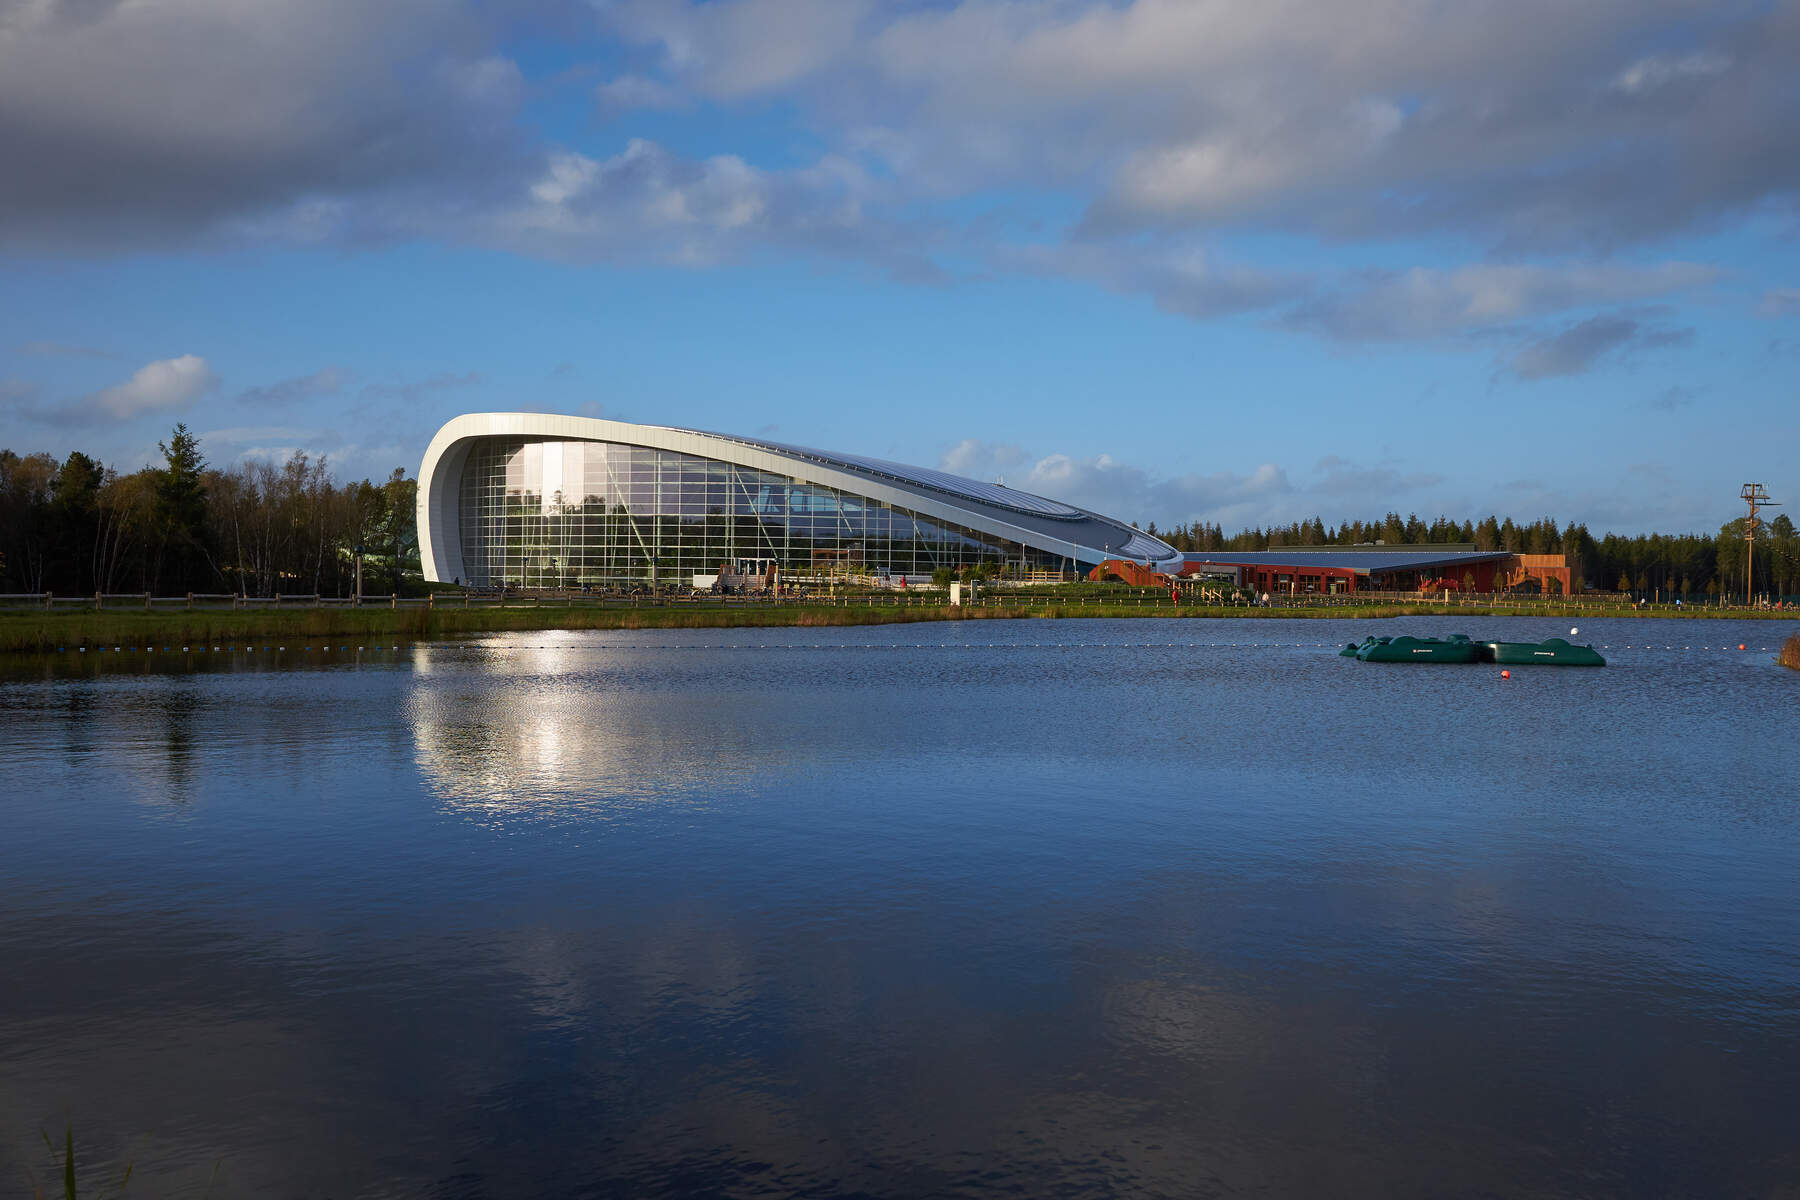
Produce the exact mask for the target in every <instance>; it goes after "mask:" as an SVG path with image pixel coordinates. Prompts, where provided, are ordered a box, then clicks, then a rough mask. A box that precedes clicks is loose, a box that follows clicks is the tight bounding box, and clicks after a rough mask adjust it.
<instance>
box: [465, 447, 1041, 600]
mask: <svg viewBox="0 0 1800 1200" xmlns="http://www.w3.org/2000/svg"><path fill="white" fill-rule="evenodd" d="M459 504H460V513H461V535H462V559H463V569H464V570H465V571H467V572H468V579H467V582H468V583H471V584H474V585H476V586H485V587H497V586H500V585H502V584H506V585H511V586H519V587H547V586H557V585H561V586H565V587H566V586H579V585H582V584H593V585H606V584H614V583H628V582H637V583H662V584H676V585H681V586H686V585H687V584H689V583H690V582H691V578H692V576H694V575H710V574H714V573H716V572H717V571H718V570H719V568H720V566H721V565H723V564H727V563H730V564H734V566H740V565H743V564H750V565H751V566H750V569H752V570H761V569H762V567H763V566H765V565H766V564H769V563H773V564H774V565H775V566H776V567H777V568H778V569H779V570H780V571H781V572H782V573H783V574H785V575H787V576H789V577H792V576H806V575H823V574H833V573H839V572H854V573H874V572H878V571H882V570H887V571H891V572H904V573H906V574H929V573H930V572H931V571H932V570H934V569H936V568H938V567H960V566H967V565H974V564H977V563H988V564H992V565H994V566H998V567H1001V568H1009V569H1015V570H1016V569H1020V568H1022V569H1024V570H1028V571H1045V570H1048V571H1057V570H1062V569H1065V568H1066V567H1067V566H1068V563H1069V560H1068V558H1067V557H1066V556H1058V555H1054V554H1047V553H1045V552H1043V551H1040V550H1037V549H1035V548H1033V547H1029V546H1024V545H1021V544H1020V543H1019V542H1012V541H1005V540H1002V539H1000V538H997V537H994V536H993V535H991V534H985V533H980V532H977V531H975V530H973V529H967V528H964V527H962V526H959V525H953V524H950V523H948V522H944V521H940V520H938V519H936V518H933V517H926V516H922V515H920V514H918V513H914V512H910V511H908V510H906V509H903V508H896V507H892V506H890V505H887V504H882V503H880V502H879V501H875V500H870V499H867V498H866V497H863V496H859V495H856V494H854V493H851V492H843V491H839V490H837V489H834V488H827V487H819V486H817V485H814V484H803V483H799V482H796V481H795V480H793V479H791V478H789V477H787V476H785V475H777V474H772V473H769V472H765V471H756V470H752V469H750V468H748V467H740V466H736V465H734V464H732V463H726V462H718V461H716V460H713V459H707V458H697V457H695V456H693V455H688V454H677V453H674V452H672V451H668V450H651V449H647V448H645V447H642V446H628V445H621V444H617V443H612V442H582V441H549V440H543V439H530V438H485V439H482V440H481V441H479V442H476V443H475V444H474V445H473V446H472V447H471V448H470V450H469V455H468V458H467V461H466V463H465V465H464V467H463V474H462V480H461V490H460V496H459Z"/></svg>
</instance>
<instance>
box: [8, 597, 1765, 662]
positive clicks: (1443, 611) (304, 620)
mask: <svg viewBox="0 0 1800 1200" xmlns="http://www.w3.org/2000/svg"><path fill="white" fill-rule="evenodd" d="M1777 615H1778V616H1780V617H1783V618H1786V619H1790V620H1792V619H1796V617H1794V616H1793V615H1791V614H1787V613H1782V614H1757V613H1753V612H1744V613H1735V612H1731V611H1729V610H1727V611H1725V612H1719V613H1716V614H1702V613H1700V612H1647V611H1634V610H1630V609H1626V610H1622V611H1620V612H1617V613H1614V612H1596V611H1594V610H1592V609H1583V608H1579V607H1576V606H1568V607H1560V606H1558V607H1552V606H1547V605H1533V606H1530V607H1523V606H1514V605H1494V606H1481V607H1463V606H1457V605H1445V604H1375V605H1368V606H1361V605H1355V606H1351V605H1346V606H1333V607H1296V608H1280V607H1276V608H1234V607H1223V606H1198V605H1183V606H1179V607H1177V606H1174V605H1168V604H1162V605H1145V606H1143V607H1137V606H1133V605H1100V604H1094V603H1080V602H1058V601H1054V600H1052V601H1048V602H1045V603H1041V604H1037V603H1030V604H1025V603H1022V604H1017V605H1014V604H1007V605H1003V606H994V607H985V606H983V607H962V608H952V607H950V606H948V605H916V606H904V607H903V606H897V605H893V606H883V605H872V606H859V605H836V606H832V605H816V604H791V605H790V604H779V605H776V604H772V605H767V606H759V607H742V608H697V607H696V608H689V607H666V608H665V607H656V608H648V607H646V608H555V607H548V606H546V607H535V606H522V607H517V608H477V609H459V608H449V607H444V608H437V609H424V608H413V609H385V608H361V609H350V608H320V609H298V610H288V611H279V610H275V611H262V610H250V611H237V612H232V611H213V612H209V611H194V612H188V611H183V612H169V613H143V612H127V611H116V610H115V611H106V610H102V611H99V612H93V611H86V612H60V613H41V612H40V613H33V612H29V611H26V612H9V613H0V653H35V652H41V651H45V650H56V649H58V648H59V647H68V646H84V645H86V646H95V645H102V644H104V645H108V646H114V645H138V644H144V643H148V642H162V643H168V644H174V643H177V642H180V643H186V644H193V643H200V642H206V643H214V642H220V641H243V640H246V639H263V638H270V639H273V638H282V639H287V640H290V641H306V640H308V639H325V638H338V637H365V636H376V635H380V636H386V637H400V638H404V639H405V640H407V641H442V640H447V639H451V638H457V637H468V636H478V635H481V634H488V633H509V632H522V631H527V630H540V629H543V630H549V629H555V630H583V629H765V628H783V627H801V628H806V627H832V626H858V625H893V624H909V623H913V622H918V621H983V620H1022V619H1029V618H1037V619H1071V618H1121V617H1155V618H1162V619H1174V620H1206V619H1209V618H1220V617H1246V618H1251V619H1262V620H1266V619H1289V620H1386V619H1389V618H1393V617H1400V616H1461V617H1468V618H1479V617H1489V616H1542V617H1574V618H1577V619H1581V618H1586V619H1589V620H1592V619H1596V618H1600V617H1615V616H1618V617H1664V616H1667V617H1677V616H1680V617H1689V618H1696V617H1698V618H1701V619H1718V618H1721V617H1729V616H1737V617H1741V618H1744V619H1766V618H1768V617H1773V616H1777ZM1796 641H1800V639H1790V642H1789V645H1790V646H1794V644H1795V642H1796ZM1784 653H1786V651H1784ZM1793 653H1794V654H1795V655H1796V656H1800V648H1795V649H1794V650H1793ZM1790 665H1794V664H1790Z"/></svg>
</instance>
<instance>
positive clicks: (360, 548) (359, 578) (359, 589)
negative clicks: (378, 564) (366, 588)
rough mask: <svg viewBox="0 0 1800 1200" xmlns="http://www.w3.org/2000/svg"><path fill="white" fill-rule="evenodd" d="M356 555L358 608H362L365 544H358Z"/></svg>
mask: <svg viewBox="0 0 1800 1200" xmlns="http://www.w3.org/2000/svg"><path fill="white" fill-rule="evenodd" d="M355 554H356V607H358V608H361V607H362V560H363V544H362V543H361V542H358V543H356V550H355Z"/></svg>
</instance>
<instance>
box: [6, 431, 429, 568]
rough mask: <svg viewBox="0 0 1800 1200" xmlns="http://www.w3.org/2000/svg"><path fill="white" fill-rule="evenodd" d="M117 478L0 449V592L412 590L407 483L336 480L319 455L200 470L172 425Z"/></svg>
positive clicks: (199, 458)
mask: <svg viewBox="0 0 1800 1200" xmlns="http://www.w3.org/2000/svg"><path fill="white" fill-rule="evenodd" d="M158 448H159V449H160V451H161V452H162V456H163V462H162V463H161V464H158V465H153V466H147V467H144V468H143V469H141V470H138V471H133V472H131V473H129V474H126V473H124V472H121V471H119V470H118V469H116V468H114V467H109V466H107V465H105V464H103V463H101V462H100V461H99V460H97V459H95V458H93V457H92V456H90V455H87V454H83V453H81V452H79V451H76V452H73V453H71V454H70V455H69V456H68V457H67V458H65V459H63V460H61V461H60V462H59V461H58V460H57V459H56V458H55V456H53V455H50V454H45V453H34V454H25V455H20V454H18V453H16V452H14V451H12V450H0V591H6V592H55V593H57V594H59V595H77V596H80V595H88V596H91V595H93V594H94V593H96V592H108V593H126V592H149V593H152V594H154V595H159V596H169V595H183V594H185V593H188V592H235V593H238V594H241V595H246V596H271V595H275V594H277V593H285V594H295V593H305V594H314V593H316V594H321V595H327V596H332V595H336V596H345V595H349V594H351V592H353V591H354V589H355V579H356V566H355V551H356V547H358V546H362V547H363V549H364V559H363V590H364V592H365V594H375V593H385V592H389V591H395V590H400V591H404V590H406V587H407V581H408V579H409V578H410V580H411V582H412V586H413V587H414V588H416V587H417V586H418V583H417V579H418V571H419V562H418V559H419V540H418V533H417V530H416V528H415V520H414V507H413V502H414V497H415V495H416V494H417V492H416V484H415V481H413V480H411V479H408V478H407V477H406V472H405V471H404V470H402V469H396V470H395V471H394V472H393V473H392V474H391V475H390V476H388V478H387V479H386V480H384V481H382V482H380V483H376V482H373V481H371V480H367V479H364V480H360V481H358V482H355V483H339V482H338V481H337V479H336V478H335V477H334V476H333V475H332V472H331V469H330V466H329V464H328V463H327V461H326V459H325V457H324V456H322V455H321V456H318V457H314V456H312V455H309V454H305V453H302V452H296V453H294V454H293V455H291V456H290V457H289V458H288V459H287V460H286V461H285V462H276V461H271V460H259V459H246V460H244V461H242V462H238V463H235V464H233V465H231V466H228V467H214V466H210V465H208V464H207V462H206V460H205V458H204V457H203V455H202V453H201V447H200V440H199V438H198V437H197V436H196V435H195V434H194V433H192V432H191V431H189V429H188V428H187V426H185V425H177V426H176V427H175V429H174V432H173V433H172V434H171V435H170V438H169V440H168V441H167V442H164V443H159V446H158Z"/></svg>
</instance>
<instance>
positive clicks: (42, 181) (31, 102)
mask: <svg viewBox="0 0 1800 1200" xmlns="http://www.w3.org/2000/svg"><path fill="white" fill-rule="evenodd" d="M475 23H476V22H475V18H474V16H473V14H472V10H469V9H466V8H464V7H462V6H461V5H458V4H454V3H443V2H440V0H393V2H391V3H382V4H365V3H362V2H361V0H306V2H305V3H299V2H285V3H284V2H277V3H267V4H257V5H251V6H237V5H220V4H216V3H212V2H211V0H158V2H157V3H149V4H127V3H118V2H116V0H113V2H108V0H100V2H97V3H86V4H80V5H75V4H55V3H26V4H17V3H15V4H10V5H7V6H6V7H5V8H4V10H3V11H0V160H3V161H5V162H6V163H8V164H9V167H8V169H7V170H6V171H4V172H0V231H3V232H0V240H4V241H5V242H7V243H10V244H12V245H14V246H23V247H25V248H36V249H41V248H45V247H47V246H56V245H64V244H70V243H73V244H79V245H83V246H94V245H99V246H108V245H136V244H143V243H145V242H150V241H157V242H163V241H166V239H167V238H169V237H171V236H174V237H187V236H194V235H198V234H201V233H205V232H209V231H217V230H219V229H221V228H223V227H225V226H227V225H228V224H229V223H230V222H232V221H234V220H245V219H252V218H259V217H266V216H268V215H269V214H274V213H278V212H282V211H286V210H290V209H298V210H305V209H306V208H307V206H308V205H316V204H317V203H319V202H320V201H321V200H323V199H329V198H338V199H343V200H351V199H365V200H366V199H368V198H370V197H374V196H379V195H382V194H391V193H392V192H394V191H395V190H396V189H429V188H433V187H438V188H445V187H449V188H455V189H456V190H457V191H458V192H459V193H460V195H461V198H462V199H463V200H465V201H466V200H467V198H468V197H470V196H473V195H476V194H478V193H479V191H480V190H481V188H482V186H483V181H484V180H486V179H489V178H491V177H492V175H493V173H494V172H495V171H496V169H498V168H503V167H505V165H506V163H507V160H508V159H509V157H510V156H512V155H513V154H516V153H517V152H518V148H517V138H516V135H515V134H514V133H513V132H512V129H511V124H510V123H511V118H512V116H513V114H514V113H515V111H516V109H517V105H518V101H519V98H520V96H521V94H522V88H521V80H520V76H519V73H518V71H517V68H516V67H514V66H513V65H512V64H511V63H510V62H508V61H506V60H504V59H501V58H498V57H496V56H494V55H493V54H491V53H489V52H488V51H487V49H486V47H485V46H483V45H481V39H480V38H479V37H478V36H477V31H476V29H475V28H474V26H475Z"/></svg>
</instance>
